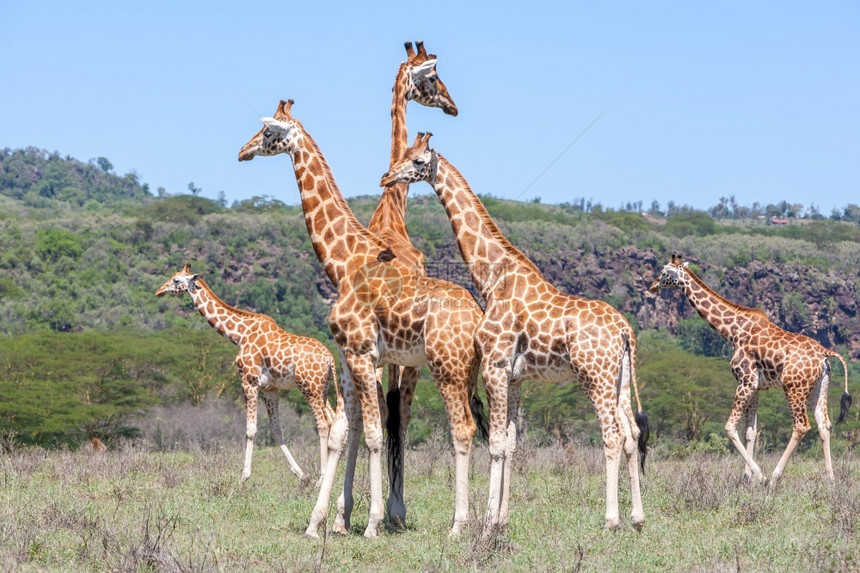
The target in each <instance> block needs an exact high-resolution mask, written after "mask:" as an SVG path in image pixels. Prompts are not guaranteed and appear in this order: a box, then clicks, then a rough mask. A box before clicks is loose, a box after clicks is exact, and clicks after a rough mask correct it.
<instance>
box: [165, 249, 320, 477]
mask: <svg viewBox="0 0 860 573" xmlns="http://www.w3.org/2000/svg"><path fill="white" fill-rule="evenodd" d="M186 292H187V293H189V294H190V295H191V298H192V300H193V301H194V306H195V307H196V308H197V310H198V311H199V312H200V314H201V315H203V317H204V318H205V319H206V320H207V322H209V325H210V326H211V327H212V328H214V329H215V330H216V331H218V333H219V334H221V335H222V336H224V337H225V338H227V339H228V340H229V341H230V342H232V343H233V344H235V345H236V346H238V347H239V355H238V356H237V357H236V367H237V368H238V369H239V374H240V375H241V376H242V390H243V391H244V393H245V412H246V420H245V421H246V431H245V440H246V442H245V466H244V468H243V470H242V481H243V482H244V481H247V479H248V478H249V477H251V454H252V453H253V451H254V436H255V435H256V434H257V396H258V394H259V392H260V391H262V392H263V399H264V400H265V402H266V411H267V412H268V413H269V423H270V425H271V427H272V437H273V438H274V440H275V442H277V444H278V446H279V447H280V448H281V451H282V452H283V453H284V456H286V458H287V462H288V463H289V465H290V469H291V470H292V472H293V473H294V474H296V476H297V477H298V478H299V479H300V480H302V481H303V482H304V481H305V479H306V478H305V474H304V472H303V471H302V468H300V467H299V464H297V463H296V460H295V459H293V456H292V454H290V450H289V449H287V445H286V443H284V436H283V433H282V432H281V424H280V419H279V417H278V390H279V389H283V390H287V389H290V388H295V387H298V388H299V390H300V391H301V393H302V396H304V397H305V400H307V401H308V404H309V405H310V407H311V411H312V412H313V414H314V420H315V421H316V425H317V432H318V433H319V440H320V479H322V478H323V476H324V474H325V470H326V460H327V458H328V435H329V428H330V427H331V425H332V423H333V422H334V418H335V416H334V411H333V410H332V408H331V406H330V405H329V403H328V401H327V400H326V397H327V394H328V388H329V384H330V383H331V382H332V381H333V380H334V375H335V367H334V358H333V357H332V355H331V352H329V351H328V349H327V348H326V347H325V345H324V344H323V343H322V342H320V341H319V340H315V339H313V338H308V337H305V336H297V335H295V334H290V333H288V332H285V331H284V330H282V329H281V328H280V327H279V326H278V325H277V324H275V321H274V320H272V318H271V317H269V316H266V315H265V314H258V313H254V312H248V311H245V310H239V309H237V308H234V307H232V306H230V305H228V304H227V303H225V302H224V301H222V300H221V299H220V298H218V297H217V296H216V295H215V293H214V292H212V289H211V288H209V285H207V284H206V282H205V281H204V280H203V279H201V278H199V275H197V274H193V273H192V272H191V268H190V267H189V265H185V267H183V268H182V270H180V271H178V272H177V273H176V274H174V275H173V276H172V277H171V278H170V279H169V280H168V281H167V282H166V283H164V284H163V285H161V287H159V289H158V290H157V291H155V295H156V296H164V295H165V294H175V295H182V294H184V293H186Z"/></svg>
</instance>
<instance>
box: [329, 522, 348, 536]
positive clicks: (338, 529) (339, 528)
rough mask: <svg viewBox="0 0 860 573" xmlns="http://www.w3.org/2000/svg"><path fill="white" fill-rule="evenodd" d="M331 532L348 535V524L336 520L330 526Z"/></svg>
mask: <svg viewBox="0 0 860 573" xmlns="http://www.w3.org/2000/svg"><path fill="white" fill-rule="evenodd" d="M331 532H332V533H336V534H337V535H349V524H347V523H344V522H342V521H340V522H338V521H336V522H335V524H334V525H333V526H332V528H331Z"/></svg>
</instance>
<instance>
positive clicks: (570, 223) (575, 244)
mask: <svg viewBox="0 0 860 573" xmlns="http://www.w3.org/2000/svg"><path fill="white" fill-rule="evenodd" d="M189 191H190V194H186V195H177V196H170V195H167V194H166V193H165V192H164V190H163V189H158V190H157V191H156V193H155V194H153V193H151V192H150V190H149V188H148V186H147V185H146V184H143V183H141V182H140V180H139V178H138V176H137V175H136V174H133V173H132V174H127V175H124V176H120V175H117V174H115V173H113V166H112V164H111V163H110V161H109V160H108V159H106V158H103V157H101V158H97V159H94V160H91V161H90V162H88V163H83V162H80V161H77V160H75V159H72V158H68V157H66V158H63V157H61V156H60V155H59V154H57V153H48V152H45V151H42V150H37V149H32V148H30V149H24V150H11V149H4V150H2V151H0V335H2V336H0V430H2V431H14V432H16V436H17V438H16V439H17V440H18V441H20V442H25V443H28V444H40V445H43V446H58V445H64V444H65V445H70V446H72V447H74V446H75V445H76V444H79V443H80V442H81V441H83V439H84V438H87V437H91V436H98V437H100V438H102V439H105V440H107V441H110V440H116V439H119V438H121V437H123V436H133V435H134V434H135V432H136V431H137V429H136V428H138V427H139V424H138V423H137V422H134V421H133V420H135V419H137V420H139V419H140V417H139V414H140V413H141V412H143V411H151V409H152V408H154V407H156V406H157V407H172V406H175V405H176V404H181V403H190V404H203V403H205V402H206V401H207V400H209V399H213V398H217V397H221V398H222V399H225V400H229V399H233V400H235V399H237V398H238V396H239V394H238V382H237V379H236V376H235V374H234V372H233V367H232V359H233V357H234V356H235V348H234V347H233V346H232V345H230V344H229V343H228V342H227V341H226V340H224V339H223V338H220V337H218V335H217V334H216V333H214V331H212V330H211V328H209V326H208V325H207V324H206V322H205V321H204V320H203V319H202V318H201V317H200V316H199V315H198V314H197V313H196V311H194V309H193V308H192V305H191V301H190V299H188V298H184V299H175V298H166V299H156V298H155V297H154V296H153V292H154V290H155V289H156V288H157V287H158V286H159V285H160V284H161V283H162V282H163V281H164V280H165V279H166V278H167V277H169V276H170V275H171V274H172V273H173V272H175V271H176V270H177V269H178V268H180V267H181V266H182V265H184V264H185V263H190V264H191V266H192V268H193V269H194V270H195V271H199V272H200V273H201V274H202V276H203V277H204V278H205V279H206V280H207V282H208V283H209V284H210V286H212V288H213V289H214V290H215V292H216V293H218V295H219V296H221V297H222V298H223V299H224V300H225V301H227V302H228V303H230V304H232V305H235V306H238V307H240V308H247V309H249V310H254V311H257V312H263V313H266V314H269V315H270V316H272V317H273V318H275V319H276V321H277V322H278V323H279V324H280V325H281V326H282V327H284V328H285V329H287V330H289V331H291V332H295V333H298V334H303V335H308V336H313V337H316V338H319V339H321V340H323V341H325V342H327V343H328V344H329V345H330V346H331V340H330V333H329V329H328V313H329V306H330V303H331V301H332V300H334V297H335V296H336V293H335V292H334V289H333V288H332V287H331V285H330V284H329V283H328V282H327V280H326V279H325V278H324V275H323V273H322V271H321V268H320V265H319V263H318V261H317V260H316V257H315V256H314V254H313V251H312V248H311V244H310V240H309V238H308V234H307V230H306V227H305V223H304V221H303V218H302V214H301V208H300V206H297V205H288V204H285V203H284V202H283V201H281V200H280V199H277V198H272V197H253V198H251V199H247V200H244V201H241V202H237V203H235V204H233V205H232V206H227V205H226V202H225V201H223V199H219V200H217V201H216V200H211V199H207V198H205V197H201V196H200V195H199V193H200V189H199V188H197V187H195V186H194V184H193V183H190V184H189ZM483 200H484V201H485V203H486V205H487V208H488V210H489V211H490V213H491V214H492V216H493V217H494V218H495V219H496V221H497V222H498V223H499V225H500V227H501V228H502V230H503V232H504V233H505V234H506V235H507V236H508V237H509V238H510V239H511V240H512V241H513V242H514V243H515V244H517V245H518V246H519V247H520V248H521V249H522V250H523V251H524V252H525V253H526V254H527V255H528V256H529V257H531V258H532V259H533V260H534V261H535V262H536V263H537V264H538V266H539V267H540V268H541V270H542V271H543V272H544V274H545V276H546V277H547V278H548V280H550V282H552V283H553V284H555V285H557V286H558V287H559V288H560V289H562V290H564V291H566V292H569V293H572V294H577V295H582V296H588V297H593V298H600V299H602V300H605V301H608V302H610V303H611V304H613V305H614V306H616V307H617V308H619V309H620V310H621V311H622V312H623V313H624V314H625V315H626V316H627V317H628V318H629V320H630V321H631V323H632V324H634V327H635V328H636V329H637V330H638V332H639V339H640V344H639V362H640V364H639V376H640V380H641V382H642V392H643V400H644V403H645V408H646V411H648V412H649V414H650V415H651V416H652V420H654V423H655V427H656V430H655V436H656V438H657V440H658V442H659V441H665V442H667V443H671V444H673V446H672V447H673V448H674V449H675V450H676V451H677V452H684V451H691V450H689V448H690V447H692V446H695V447H699V448H700V449H701V448H705V449H719V440H718V439H716V438H712V437H711V436H712V435H713V436H717V437H719V436H722V435H723V430H722V426H723V424H724V423H725V418H726V417H727V415H728V412H729V410H730V408H731V402H732V396H733V392H734V386H735V384H734V379H733V378H732V377H731V374H730V372H729V367H728V364H727V360H726V358H727V357H728V355H729V352H730V349H729V348H728V347H727V346H726V344H725V343H724V342H723V341H722V339H720V338H719V337H718V336H717V335H716V334H715V333H714V332H713V331H712V330H710V329H709V328H708V327H707V325H705V323H704V322H703V321H702V320H701V319H700V318H699V317H698V316H696V315H695V313H693V312H692V311H691V310H690V308H689V305H688V304H686V301H685V300H684V299H683V297H682V296H680V293H668V294H665V295H662V296H661V297H660V298H659V299H657V298H654V297H652V296H651V295H649V294H647V293H646V290H647V286H648V284H649V282H650V280H653V278H654V275H655V273H656V272H658V271H659V269H660V268H661V266H662V265H663V264H664V262H665V261H666V260H667V259H668V257H669V254H670V253H672V252H680V253H683V254H685V256H686V257H688V258H690V259H693V260H694V261H695V262H696V263H698V269H699V272H700V274H701V276H702V277H703V278H704V279H705V280H706V282H708V284H710V285H711V286H713V288H715V289H716V290H717V291H719V292H721V293H723V294H724V295H725V296H727V297H728V298H730V299H732V300H734V301H736V302H738V303H740V304H745V305H748V306H758V307H761V308H763V309H764V310H765V311H766V312H767V313H768V314H769V315H770V316H771V317H772V318H773V319H774V320H775V321H776V322H777V323H778V324H780V325H782V326H784V327H787V328H790V329H792V330H796V331H801V332H804V333H806V334H809V335H811V336H813V337H815V338H816V339H818V340H819V341H821V342H822V344H824V345H825V346H828V347H839V348H840V349H841V351H842V352H843V354H846V355H848V356H849V357H852V358H854V359H857V358H860V343H858V340H860V338H858V333H860V316H858V308H857V305H858V302H857V300H858V296H857V293H858V289H860V225H858V224H857V221H856V220H855V215H856V214H857V213H858V212H860V208H858V207H857V206H856V205H848V206H847V207H846V208H845V209H843V210H841V211H839V212H838V213H834V214H833V215H832V216H831V218H824V217H822V216H821V215H820V214H818V213H817V211H816V210H814V209H812V208H809V209H806V210H805V211H804V209H803V208H802V207H798V206H796V205H788V204H784V205H783V204H780V205H775V206H761V205H759V206H755V205H754V206H753V207H751V208H745V207H743V206H740V205H738V204H737V203H736V202H735V201H734V199H733V198H732V199H730V200H729V199H727V200H725V201H722V202H721V205H720V206H717V207H719V208H715V209H711V210H710V213H706V212H703V211H696V210H694V209H692V208H689V207H686V206H679V205H675V204H670V205H668V206H667V208H666V210H665V211H663V210H661V209H660V206H659V205H658V204H656V202H654V203H652V205H651V209H650V210H649V211H648V212H647V214H646V215H647V216H646V215H643V214H642V205H641V202H640V203H636V204H633V203H631V204H628V205H627V207H626V208H625V209H622V210H612V209H605V208H604V207H603V206H601V205H600V204H593V203H591V202H586V201H584V200H573V201H572V202H571V203H566V204H563V205H544V204H541V203H539V202H529V203H520V202H515V201H508V200H503V199H499V198H495V197H489V196H487V197H483ZM377 201H378V198H377V197H373V196H364V197H356V198H353V199H350V201H349V202H350V205H351V207H352V208H353V210H354V211H355V213H356V215H357V216H358V217H359V219H360V220H362V221H364V222H367V221H368V220H369V218H370V215H371V213H372V212H373V210H374V209H375V207H376V205H377ZM407 215H408V224H409V229H410V232H411V236H412V238H413V242H414V243H415V245H416V246H417V247H418V248H420V249H421V250H422V251H423V252H424V253H425V254H426V256H427V260H428V269H429V272H430V274H431V275H433V276H439V277H440V278H445V279H448V280H454V281H456V282H459V283H461V284H463V285H464V286H466V287H467V288H471V284H470V282H469V280H468V276H467V273H466V272H465V269H464V268H463V267H462V262H461V261H460V258H459V254H458V251H457V247H456V245H455V243H454V242H453V237H452V235H451V231H450V226H449V223H448V220H447V217H446V216H445V213H444V211H443V210H442V208H441V205H440V204H439V201H438V200H437V199H436V197H435V196H433V195H422V196H417V197H413V198H411V199H410V203H409V210H408V214H407ZM801 215H803V218H801V217H800V216H801ZM768 217H793V218H791V219H790V224H788V225H780V226H774V225H768V224H766V222H767V220H768V219H767V218H768ZM855 365H856V363H852V365H851V366H850V370H851V386H852V389H856V388H859V387H860V385H858V384H857V383H858V381H860V378H858V375H860V369H858V368H856V367H854V366H855ZM834 372H835V376H834V380H840V379H841V373H840V372H839V369H838V368H835V369H834ZM428 378H429V377H428V376H427V374H426V372H425V373H424V374H423V376H422V380H425V381H426V380H427V379H428ZM839 388H840V384H836V383H834V384H832V385H831V390H832V392H833V393H834V395H833V397H832V398H831V400H832V401H835V400H836V398H837V397H838V393H837V392H838V391H840V389H839ZM765 394H766V396H763V398H762V402H761V405H760V426H761V427H762V429H763V436H764V444H765V447H766V448H771V447H773V448H781V447H783V445H784V444H785V443H786V441H787V439H788V437H787V436H788V432H790V421H789V418H788V413H787V408H786V407H785V400H784V397H783V396H782V395H781V394H780V393H778V392H770V393H765ZM289 399H290V400H291V402H292V403H293V405H294V406H295V407H296V408H299V409H300V410H301V408H302V407H303V406H302V404H303V403H302V400H301V398H300V396H298V395H297V394H295V393H291V394H290V396H289ZM235 407H236V409H238V410H240V409H241V407H240V405H239V404H235ZM523 411H524V413H525V418H526V420H527V423H528V435H529V436H531V438H532V439H534V440H537V441H538V442H540V443H544V442H547V443H548V442H549V441H551V440H553V439H556V438H565V439H570V438H572V437H577V438H578V439H582V440H586V441H589V442H594V443H597V442H599V439H600V438H599V435H598V431H597V424H596V422H595V420H594V416H593V414H591V412H590V406H589V404H588V401H587V400H586V399H585V396H584V394H583V393H582V391H581V390H580V389H579V388H578V387H576V386H575V385H573V386H568V387H563V388H557V387H554V386H541V385H528V386H527V387H526V388H525V389H524V402H523ZM414 413H415V415H414V418H413V424H412V426H411V427H410V438H411V439H412V440H413V443H421V442H424V441H427V440H431V439H432V438H433V436H434V435H435V433H436V432H437V430H438V428H444V427H446V423H445V417H444V413H443V410H442V408H441V402H440V400H439V398H438V394H437V393H436V391H435V389H434V387H433V385H432V384H429V383H424V382H422V384H420V385H419V390H418V396H417V398H416V402H415V410H414ZM135 416H137V418H136V417H135ZM858 428H860V422H858V419H857V416H856V413H853V414H852V418H851V420H850V421H849V423H847V424H846V425H845V426H844V427H843V428H841V429H840V432H841V434H840V435H841V436H842V437H846V438H849V439H850V440H851V441H852V442H856V441H860V436H858ZM838 441H839V439H837V440H835V442H838ZM691 444H692V446H691ZM804 447H814V439H812V438H808V439H807V440H805V441H804Z"/></svg>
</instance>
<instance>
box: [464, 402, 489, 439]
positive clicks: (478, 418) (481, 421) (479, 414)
mask: <svg viewBox="0 0 860 573" xmlns="http://www.w3.org/2000/svg"><path fill="white" fill-rule="evenodd" d="M469 407H470V409H471V410H472V417H473V418H475V423H476V424H477V425H478V432H480V434H481V438H483V439H484V441H488V440H489V439H490V422H489V420H487V415H486V414H485V413H484V403H483V402H481V399H480V398H479V397H478V394H477V393H476V394H473V395H472V399H471V401H470V402H469Z"/></svg>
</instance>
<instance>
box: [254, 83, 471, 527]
mask: <svg viewBox="0 0 860 573" xmlns="http://www.w3.org/2000/svg"><path fill="white" fill-rule="evenodd" d="M292 104H293V102H292V100H289V101H281V103H280V104H279V105H278V108H277V110H276V111H275V115H274V116H273V117H271V118H263V124H264V125H263V128H262V129H261V130H260V131H259V132H257V134H255V135H254V136H253V137H252V138H251V139H250V140H249V141H248V143H246V144H245V146H243V147H242V149H241V151H240V152H239V160H240V161H247V160H251V159H253V158H254V157H255V156H273V155H278V154H281V153H285V154H287V155H288V156H289V157H290V159H291V160H292V163H293V169H294V171H295V176H296V182H297V184H298V187H299V193H300V196H301V202H302V209H303V211H304V215H305V223H306V224H307V227H308V233H309V235H310V238H311V243H312V245H313V248H314V251H315V253H316V255H317V257H318V258H319V260H320V262H321V263H322V266H323V269H324V271H325V273H326V275H327V276H328V278H329V280H331V281H332V283H333V284H334V285H335V286H336V287H337V289H338V299H337V301H336V302H335V304H334V305H333V307H332V310H331V314H330V315H329V325H330V327H331V330H332V334H333V336H334V340H335V343H336V344H337V347H338V353H339V355H340V358H341V363H342V364H343V365H344V366H345V368H343V369H342V376H341V385H342V387H343V389H342V391H343V395H344V402H345V409H346V418H347V419H348V421H349V432H350V434H352V435H356V434H357V433H358V431H359V430H360V429H361V428H357V427H356V426H355V420H356V419H357V417H358V414H357V413H356V412H355V411H350V410H351V409H352V410H354V409H355V407H356V405H359V406H360V416H361V420H362V421H363V430H364V435H365V443H366V445H367V448H368V450H369V453H370V463H369V466H370V507H369V518H368V523H367V527H366V529H365V531H364V535H365V536H366V537H376V536H377V535H378V534H379V525H380V523H381V521H382V517H383V510H382V473H381V471H382V470H381V445H382V426H381V419H382V415H381V410H382V409H383V408H384V407H385V404H384V403H382V400H381V399H380V398H381V396H378V394H377V377H376V368H377V366H378V365H380V364H387V363H394V364H398V365H400V366H412V367H420V366H422V365H424V364H426V365H427V366H428V367H429V370H430V374H431V376H432V378H433V381H434V383H435V385H436V387H437V389H438V390H439V392H440V394H441V395H442V400H443V402H444V404H445V411H446V414H447V416H448V423H449V427H450V430H451V436H452V439H453V442H454V453H455V474H456V475H455V498H456V499H455V509H454V518H453V522H452V525H451V529H450V530H449V533H450V534H451V535H456V534H458V533H459V532H460V531H461V530H462V529H463V527H464V526H465V525H466V523H467V521H468V469H469V456H470V454H471V445H472V439H473V437H474V435H475V430H476V424H475V420H474V419H473V417H472V413H471V412H470V404H469V398H470V396H471V395H472V394H473V392H474V391H475V388H476V385H477V375H478V360H477V356H476V348H475V345H474V342H473V336H474V331H475V328H476V327H477V324H478V321H479V320H480V317H481V308H480V306H478V303H477V302H476V301H475V299H474V298H473V297H472V295H471V294H470V293H469V292H468V291H467V290H466V289H464V288H462V287H459V286H457V285H454V284H452V283H449V282H446V281H442V280H438V279H433V278H429V277H425V276H422V275H420V274H417V273H415V272H414V271H413V270H412V269H411V268H410V266H409V265H404V264H402V263H400V262H398V260H397V258H396V257H395V256H394V253H393V252H392V251H391V249H390V248H389V246H388V245H387V243H385V242H384V241H382V240H381V239H380V238H379V237H377V236H376V235H375V234H373V233H371V232H370V231H368V230H367V229H366V228H364V227H363V226H362V225H361V224H360V223H359V222H358V220H357V219H356V218H355V215H354V214H353V213H352V211H351V210H350V208H349V206H348V205H347V203H346V200H345V199H344V198H343V195H341V193H340V190H339V189H338V187H337V184H336V183H335V181H334V177H333V175H332V174H331V171H330V169H329V167H328V164H327V162H326V160H325V158H324V157H323V155H322V153H321V152H320V150H319V147H317V144H316V142H315V141H314V140H313V139H312V138H311V136H310V134H308V132H307V131H306V130H305V128H304V127H303V126H302V124H301V123H300V122H299V121H298V120H296V119H295V118H293V117H292V112H291V107H292ZM343 445H344V437H343V436H342V435H341V433H340V431H338V432H335V431H334V429H333V430H332V434H331V435H330V440H329V459H328V467H327V469H326V473H325V479H324V480H323V483H322V486H321V487H320V493H319V497H318V499H317V503H316V505H315V507H314V510H313V512H312V514H311V520H310V523H309V525H308V528H307V530H306V531H305V534H306V535H307V536H309V537H318V535H319V533H318V529H319V526H320V525H321V524H323V522H324V520H325V519H326V516H327V513H328V500H329V496H330V493H331V489H332V485H333V480H334V474H335V469H336V467H337V462H338V459H339V457H340V454H341V450H342V449H343ZM347 462H349V458H348V459H347ZM352 471H354V468H350V467H349V466H347V468H346V476H347V477H346V479H345V481H344V495H342V496H341V498H340V499H339V500H338V519H337V520H336V522H335V528H334V530H335V532H338V533H346V532H348V531H349V516H350V513H351V511H352V503H353V502H352V493H351V492H352V484H351V483H349V482H348V480H350V479H351V478H350V476H351V472H352Z"/></svg>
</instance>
